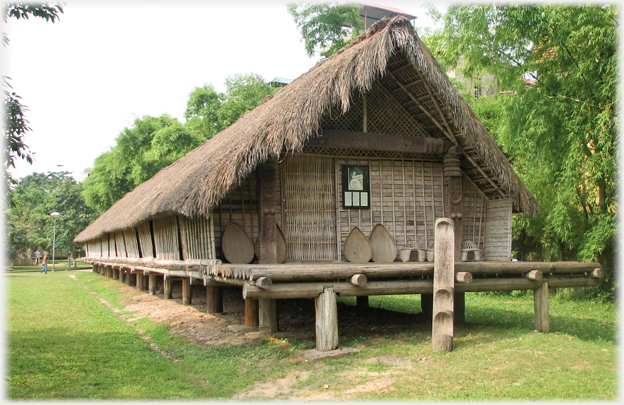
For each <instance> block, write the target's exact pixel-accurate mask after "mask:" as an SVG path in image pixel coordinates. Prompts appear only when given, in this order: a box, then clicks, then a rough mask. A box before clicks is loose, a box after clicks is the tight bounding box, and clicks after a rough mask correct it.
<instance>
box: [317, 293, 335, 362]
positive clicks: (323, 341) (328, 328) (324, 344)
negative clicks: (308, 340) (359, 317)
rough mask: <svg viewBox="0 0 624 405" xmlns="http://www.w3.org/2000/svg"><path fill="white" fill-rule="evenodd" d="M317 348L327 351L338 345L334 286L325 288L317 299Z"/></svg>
mask: <svg viewBox="0 0 624 405" xmlns="http://www.w3.org/2000/svg"><path fill="white" fill-rule="evenodd" d="M314 303H315V309H316V350H318V351H322V352H326V351H330V350H334V349H336V348H337V347H338V307H337V305H336V293H335V292H334V289H333V288H331V287H330V288H325V289H324V290H323V292H322V293H321V294H320V295H319V296H318V298H316V299H315V302H314Z"/></svg>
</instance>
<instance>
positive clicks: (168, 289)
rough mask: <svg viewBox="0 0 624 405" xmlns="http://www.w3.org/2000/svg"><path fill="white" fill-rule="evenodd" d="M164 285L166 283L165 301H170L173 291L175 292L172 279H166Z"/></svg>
mask: <svg viewBox="0 0 624 405" xmlns="http://www.w3.org/2000/svg"><path fill="white" fill-rule="evenodd" d="M164 283H165V299H166V300H170V299H171V291H173V280H172V279H171V277H164Z"/></svg>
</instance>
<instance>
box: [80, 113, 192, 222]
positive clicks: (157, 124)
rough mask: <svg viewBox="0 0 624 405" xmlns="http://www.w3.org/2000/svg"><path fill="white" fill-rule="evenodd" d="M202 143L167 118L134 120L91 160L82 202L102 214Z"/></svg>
mask: <svg viewBox="0 0 624 405" xmlns="http://www.w3.org/2000/svg"><path fill="white" fill-rule="evenodd" d="M202 141H203V138H201V137H200V136H199V135H197V134H195V133H193V132H191V131H189V130H188V129H187V128H186V127H185V126H183V125H182V124H181V123H180V122H179V121H178V120H177V119H176V118H172V117H170V116H169V115H166V114H165V115H162V116H160V117H150V116H145V117H143V118H140V119H139V118H137V119H136V120H135V121H134V125H133V126H132V127H130V128H124V130H123V131H122V132H121V133H120V134H119V136H118V137H117V139H116V145H115V146H114V147H113V148H112V149H111V150H109V151H107V152H104V153H103V154H102V155H100V156H98V157H97V158H96V159H95V163H94V165H93V169H92V170H91V173H90V174H89V176H88V177H87V178H86V180H85V181H84V195H85V200H86V201H87V204H89V206H91V207H93V208H95V209H96V210H98V212H100V213H103V212H104V211H106V210H107V209H108V208H110V206H111V205H113V204H114V203H115V202H117V201H118V200H119V199H121V197H123V196H124V194H126V193H127V192H129V191H131V190H132V189H134V188H135V187H136V186H138V185H139V184H141V183H143V182H144V181H145V180H148V179H149V178H151V177H152V176H153V175H155V174H156V173H157V172H158V171H159V170H160V169H162V168H163V167H165V166H167V165H169V164H171V163H173V162H174V161H175V160H176V159H178V158H179V157H181V156H183V155H184V154H186V153H187V152H189V151H191V150H192V149H193V148H195V147H196V146H198V145H200V144H201V142H202Z"/></svg>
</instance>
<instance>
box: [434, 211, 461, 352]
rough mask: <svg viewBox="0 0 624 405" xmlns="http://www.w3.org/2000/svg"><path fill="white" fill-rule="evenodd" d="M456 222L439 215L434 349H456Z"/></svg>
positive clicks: (437, 225)
mask: <svg viewBox="0 0 624 405" xmlns="http://www.w3.org/2000/svg"><path fill="white" fill-rule="evenodd" d="M453 233H454V232H453V222H452V221H451V220H449V219H448V218H439V219H438V220H436V223H435V259H434V268H433V322H432V323H433V325H432V326H433V328H432V333H431V341H432V344H433V350H443V351H447V352H450V351H452V350H453V315H454V308H453V307H454V300H453V295H454V294H453V293H454V292H455V260H454V256H455V255H454V254H453V253H454V252H453V250H454V246H455V244H454V243H453Z"/></svg>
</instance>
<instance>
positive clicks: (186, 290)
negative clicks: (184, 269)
mask: <svg viewBox="0 0 624 405" xmlns="http://www.w3.org/2000/svg"><path fill="white" fill-rule="evenodd" d="M192 295H193V294H192V292H191V279H189V278H186V277H185V278H183V279H182V305H191V303H192V301H193V296H192Z"/></svg>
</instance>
